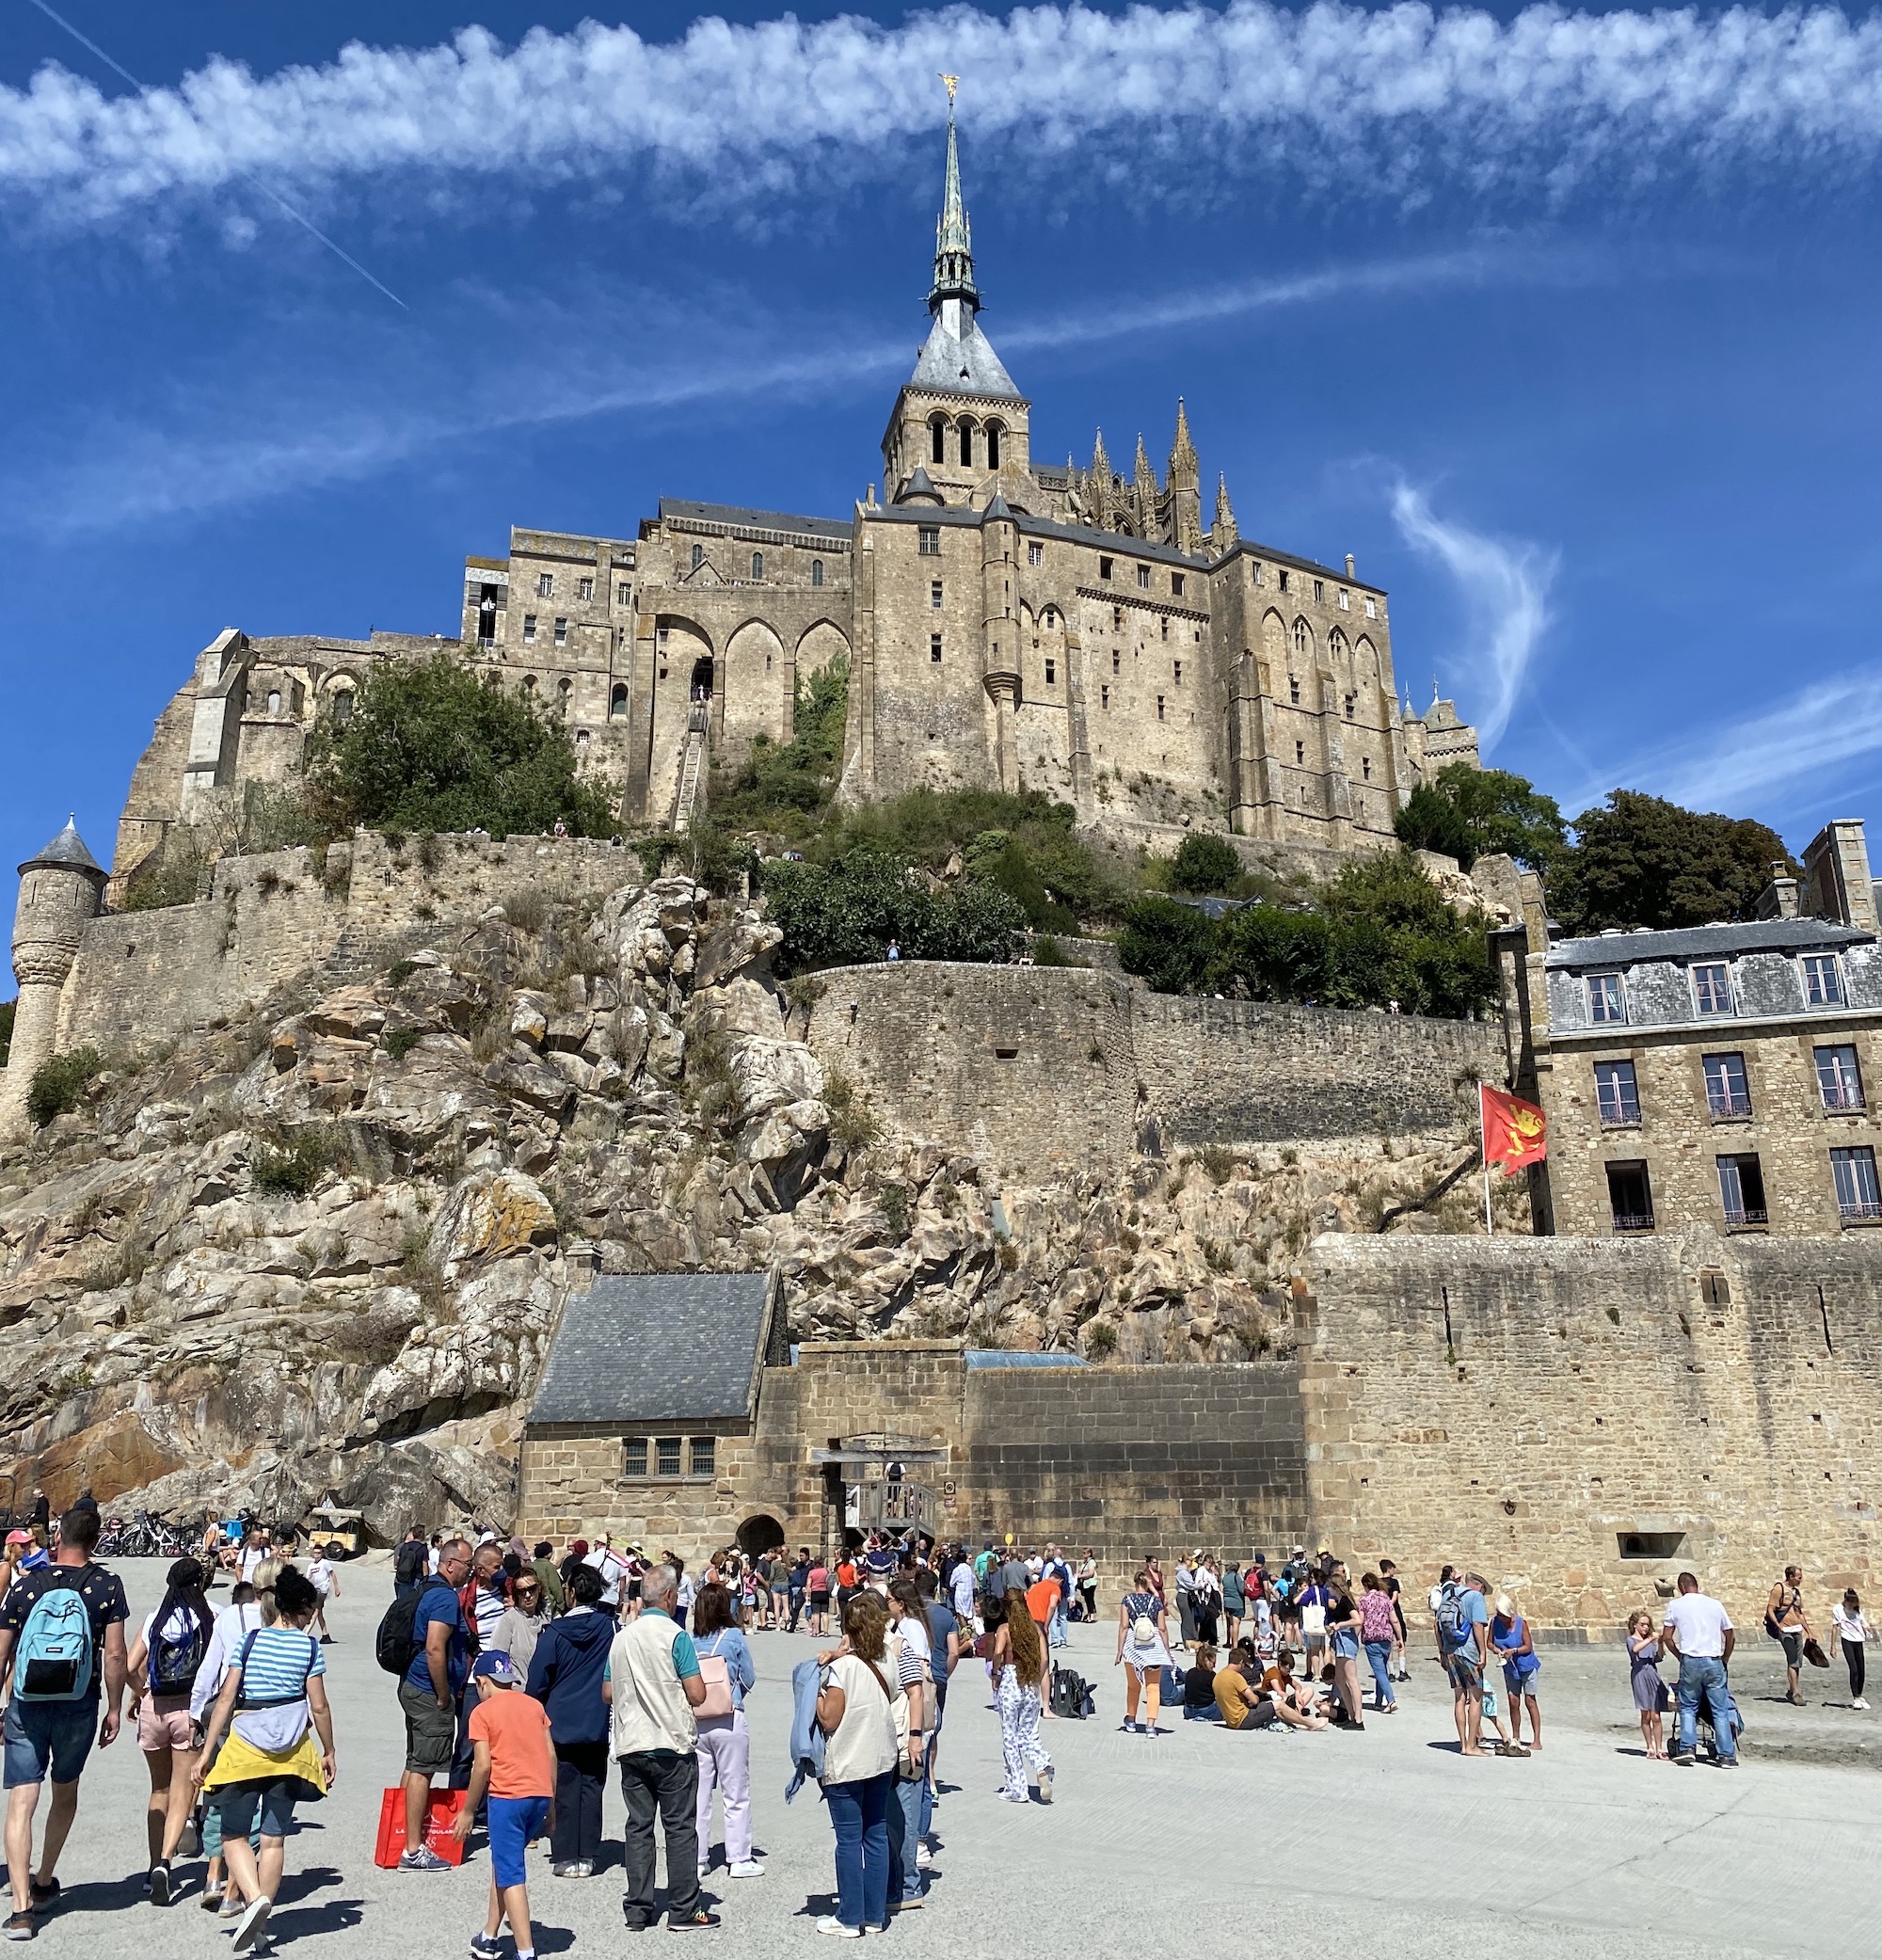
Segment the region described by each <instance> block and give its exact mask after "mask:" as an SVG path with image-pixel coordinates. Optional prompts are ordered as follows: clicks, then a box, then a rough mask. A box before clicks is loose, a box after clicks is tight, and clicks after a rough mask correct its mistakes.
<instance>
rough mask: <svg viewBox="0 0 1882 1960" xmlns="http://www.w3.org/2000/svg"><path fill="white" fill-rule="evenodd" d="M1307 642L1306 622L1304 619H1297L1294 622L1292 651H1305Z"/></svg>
mask: <svg viewBox="0 0 1882 1960" xmlns="http://www.w3.org/2000/svg"><path fill="white" fill-rule="evenodd" d="M1309 644H1310V642H1309V640H1308V635H1307V622H1306V621H1305V620H1304V619H1297V620H1296V621H1295V622H1294V651H1295V652H1296V653H1305V652H1306V651H1307V649H1308V646H1309Z"/></svg>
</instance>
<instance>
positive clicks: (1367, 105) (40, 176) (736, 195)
mask: <svg viewBox="0 0 1882 1960" xmlns="http://www.w3.org/2000/svg"><path fill="white" fill-rule="evenodd" d="M939 69H947V70H949V71H950V72H957V73H959V74H961V75H962V76H963V77H964V85H965V86H964V93H963V99H962V114H963V120H964V122H965V125H966V126H967V128H968V129H969V130H970V132H971V133H972V134H973V135H975V136H977V137H978V138H979V139H981V141H982V142H983V143H984V144H986V145H987V146H988V147H989V148H990V149H996V150H997V151H999V152H1000V155H1001V160H1002V163H1003V165H1004V166H1005V167H1008V168H1010V169H1020V170H1031V171H1033V172H1035V173H1040V174H1045V175H1048V176H1049V175H1052V174H1056V173H1059V172H1061V171H1062V168H1063V160H1064V158H1065V156H1066V155H1067V154H1068V153H1070V152H1071V151H1074V150H1082V151H1086V152H1089V151H1091V147H1092V146H1093V144H1094V143H1096V144H1099V145H1101V146H1102V145H1107V144H1110V143H1113V142H1115V141H1117V140H1119V139H1121V138H1125V137H1128V138H1129V139H1130V140H1132V141H1134V142H1137V143H1138V144H1139V145H1140V146H1141V145H1144V144H1148V145H1149V146H1151V147H1152V148H1153V149H1160V150H1161V151H1163V152H1164V153H1167V154H1169V155H1171V156H1172V157H1173V156H1175V155H1176V154H1178V153H1179V151H1187V152H1188V157H1189V160H1190V162H1191V164H1192V165H1193V158H1194V154H1195V146H1196V145H1198V144H1202V145H1205V146H1206V153H1207V154H1208V156H1209V159H1210V164H1211V167H1213V168H1214V169H1216V170H1217V171H1218V172H1221V171H1232V170H1234V169H1235V168H1236V167H1244V168H1246V167H1284V168H1285V169H1286V170H1287V171H1289V172H1290V173H1292V174H1293V175H1294V176H1295V177H1297V178H1300V177H1304V178H1307V179H1309V180H1319V181H1323V182H1326V183H1334V184H1338V185H1340V186H1343V187H1345V188H1347V189H1362V190H1380V189H1382V190H1383V191H1385V192H1386V193H1387V194H1388V195H1391V196H1393V197H1395V198H1400V199H1406V198H1411V199H1415V198H1416V197H1418V196H1420V195H1422V194H1423V191H1424V189H1425V188H1426V187H1427V185H1428V183H1430V182H1431V181H1433V180H1435V179H1437V178H1439V177H1444V178H1448V179H1450V180H1452V181H1454V182H1459V183H1463V184H1466V185H1468V186H1471V187H1473V188H1475V189H1476V190H1479V191H1483V192H1495V191H1498V190H1503V189H1511V188H1514V189H1519V190H1522V191H1523V192H1525V193H1526V192H1535V191H1540V192H1542V193H1543V194H1545V195H1547V196H1551V197H1559V196H1561V195H1563V194H1565V193H1567V192H1571V191H1572V189H1573V188H1574V187H1575V186H1576V185H1577V184H1580V183H1585V182H1586V181H1587V179H1588V178H1590V177H1591V176H1595V177H1600V178H1602V179H1603V181H1606V182H1619V181H1638V182H1646V181H1650V180H1651V178H1652V177H1653V176H1654V174H1655V173H1658V172H1663V171H1666V170H1667V169H1676V170H1680V171H1688V170H1693V169H1699V170H1701V171H1703V170H1705V169H1708V168H1712V167H1732V166H1735V165H1743V164H1746V163H1752V164H1756V165H1758V166H1760V167H1762V168H1764V169H1765V170H1766V171H1767V172H1768V171H1769V170H1772V169H1778V170H1782V171H1784V172H1788V173H1800V172H1807V171H1808V172H1812V173H1814V174H1817V175H1821V174H1822V173H1823V172H1824V171H1825V170H1826V168H1846V167H1848V166H1849V165H1851V164H1852V163H1867V162H1869V161H1871V160H1873V159H1874V157H1875V155H1876V153H1877V151H1878V150H1882V22H1878V21H1877V20H1875V19H1874V18H1870V19H1861V20H1852V19H1851V18H1850V17H1849V16H1847V15H1846V14H1844V13H1843V12H1842V11H1841V10H1839V9H1838V8H1825V7H1819V8H1810V9H1805V8H1785V9H1783V10H1781V11H1779V12H1777V13H1773V14H1767V13H1762V12H1759V11H1756V10H1754V9H1752V8H1745V7H1734V8H1728V9H1726V10H1725V11H1722V12H1719V13H1715V14H1706V13H1701V12H1699V11H1698V10H1697V9H1685V8H1683V9H1679V10H1667V9H1663V10H1658V11H1654V12H1645V11H1638V10H1625V9H1623V10H1617V11H1614V12H1607V13H1587V12H1579V13H1567V12H1564V11H1562V10H1561V9H1560V8H1557V7H1554V6H1533V7H1530V8H1526V9H1525V10H1524V11H1523V12H1522V13H1520V14H1517V15H1516V16H1515V17H1514V18H1512V19H1509V20H1507V21H1500V20H1498V19H1496V18H1494V17H1493V16H1492V15H1491V14H1489V13H1486V12H1481V11H1477V10H1475V9H1472V8H1445V9H1443V10H1442V11H1439V10H1434V9H1432V8H1429V7H1427V6H1423V5H1416V4H1405V5H1399V6H1396V7H1391V8H1382V9H1380V10H1377V11H1373V10H1369V9H1366V8H1359V7H1354V6H1348V5H1342V4H1337V0H1334V4H1321V5H1316V6H1312V7H1309V8H1305V9H1304V10H1302V11H1300V12H1294V11H1290V10H1289V9H1287V8H1284V7H1281V6H1277V5H1274V4H1271V0H1235V4H1232V5H1230V6H1229V7H1227V8H1224V9H1222V10H1220V11H1217V10H1215V9H1212V8H1204V7H1200V6H1189V7H1184V8H1179V9H1176V10H1173V11H1172V10H1165V9H1159V8H1151V7H1144V6H1139V7H1133V8H1128V9H1126V10H1124V11H1120V12H1117V13H1110V12H1098V11H1095V10H1091V9H1087V8H1082V7H1079V6H1077V5H1073V6H1064V7H1061V6H1043V7H1029V8H1028V7H1022V8H1015V9H1013V11H1012V12H1010V13H1007V14H1004V15H998V14H994V13H989V12H983V11H981V10H978V9H976V8H971V7H952V8H945V9H943V10H939V11H933V12H917V13H914V14H912V15H910V16H909V17H908V18H907V19H906V20H905V21H904V22H903V23H902V24H900V25H897V26H893V27H883V26H878V25H876V24H873V23H870V22H867V21H863V20H858V19H855V18H852V17H839V18H837V19H834V20H828V21H821V22H811V23H806V22H801V21H798V20H796V19H794V18H791V17H789V16H785V17H783V18H780V19H777V20H773V21H767V22H759V23H756V24H749V25H734V24H729V23H727V22H726V21H723V20H718V19H702V20H699V21H696V22H694V24H693V25H692V26H691V28H689V30H688V31H687V32H686V33H685V34H684V35H683V36H681V37H680V38H679V39H678V40H674V41H671V42H665V43H654V42H649V41H646V40H643V39H642V38H641V37H640V36H639V35H637V34H636V33H635V32H634V31H633V30H632V29H631V28H630V27H626V26H614V27H609V26H602V25H599V24H596V23H594V22H587V23H584V24H582V25H581V26H579V27H577V28H575V29H573V30H572V31H570V32H568V33H566V34H555V33H550V32H548V31H547V30H543V29H537V30H534V31H532V32H531V33H529V34H528V35H526V36H525V37H524V38H523V39H522V40H521V41H520V42H519V43H518V44H517V45H516V46H514V47H506V46H504V45H503V44H502V43H501V42H500V41H498V40H496V39H495V37H493V36H492V35H491V34H489V33H488V32H487V31H486V30H484V29H482V28H467V29H466V30H464V31H463V32H462V33H460V34H459V35H457V36H456V37H455V40H451V41H450V42H448V43H444V44H440V45H438V46H434V47H430V48H417V49H413V48H375V47H367V46H364V45H360V44H358V43H356V44H353V45H351V46H348V47H347V48H345V49H343V51H342V53H341V54H340V56H338V57H337V58H336V59H335V60H333V61H332V62H329V63H327V64H326V65H324V66H317V67H316V66H296V67H293V68H288V69H284V70H281V71H280V72H277V73H274V74H268V75H260V76H258V75H256V74H253V73H251V72H249V71H248V70H247V68H245V67H243V66H241V65H240V64H238V63H235V62H232V61H229V60H225V59H221V58H216V59H214V60H212V61H210V62H209V63H208V64H207V65H205V66H204V67H202V68H200V69H199V70H197V71H195V72H192V73H190V74H187V75H185V76H184V77H183V78H182V80H180V81H179V82H177V83H176V84H175V85H174V86H172V87H168V88H140V89H135V90H133V91H131V92H129V93H126V94H121V95H118V96H115V97H107V96H106V95H105V94H104V93H103V92H102V91H101V89H99V88H97V87H96V86H94V84H93V83H92V82H90V81H89V80H86V79H82V78H80V77H77V76H75V75H73V74H72V73H71V72H68V71H67V70H65V69H64V68H62V67H59V66H57V65H53V64H49V65H47V66H46V67H44V68H42V69H40V71H39V72H38V73H37V74H35V75H34V77H33V79H32V81H31V83H30V84H29V85H28V86H27V87H26V88H8V89H5V90H0V203H4V204H6V205H9V206H10V207H11V208H12V210H13V211H14V213H15V214H16V215H20V216H22V217H32V218H52V219H55V220H63V221H66V222H70V223H90V222H108V221H111V220H115V219H118V218H120V217H122V216H123V215H127V214H129V213H132V212H138V211H147V210H148V209H149V208H150V207H152V206H156V205H164V204H174V203H177V202H179V201H183V200H188V199H199V198H202V197H204V196H214V195H215V194H217V193H219V192H221V191H224V190H226V189H228V188H230V187H231V186H233V185H235V184H237V183H240V182H241V181H243V180H244V179H245V178H254V179H256V180H258V181H259V182H261V183H264V184H266V183H295V184H298V185H302V186H306V187H309V188H317V187H319V186H322V185H345V184H349V183H351V184H355V185H359V184H363V183H367V182H368V181H370V182H372V183H373V184H374V188H375V200H376V202H377V204H378V208H380V209H384V208H385V194H386V187H387V185H388V184H389V183H396V182H398V181H401V180H404V181H407V182H408V183H411V184H412V185H413V186H414V188H415V189H416V188H423V190H425V191H427V192H429V191H431V190H434V189H435V188H436V187H437V185H438V184H439V182H440V180H450V179H453V178H456V179H462V180H467V181H469V180H477V179H488V178H491V177H495V176H500V175H516V176H520V177H523V178H526V179H529V180H532V181H535V182H557V181H570V180H579V179H584V178H586V179H605V178H607V177H608V176H610V175H611V174H614V173H616V172H618V171H619V170H621V169H622V168H623V167H630V166H634V165H640V164H646V165H651V166H653V167H658V168H666V169H672V170H677V171H678V172H680V173H682V174H683V175H688V176H691V177H693V178H694V179H696V180H698V181H699V182H701V183H708V184H710V186H711V187H712V190H713V192H714V194H716V195H720V196H723V197H726V198H727V199H734V200H736V199H741V198H743V199H759V198H773V197H774V196H775V194H776V192H777V190H778V189H779V188H780V187H789V186H790V185H792V184H795V183H801V182H803V181H804V177H805V172H806V171H817V172H822V173H829V172H837V173H839V174H840V173H847V174H850V175H855V174H858V173H865V172H869V171H871V170H880V169H881V168H882V167H883V162H882V159H883V158H884V156H885V153H889V154H892V153H893V151H894V148H895V146H896V145H897V144H898V143H899V142H901V140H903V139H905V138H908V137H910V136H915V135H921V134H923V133H926V132H930V131H932V130H933V129H934V128H935V127H936V126H937V124H938V122H939V120H940V118H941V115H942V113H943V111H942V104H941V102H940V94H939V89H938V88H937V86H936V83H935V79H934V77H935V72H936V71H937V70H939ZM1166 174H1167V181H1168V183H1169V186H1170V191H1171V194H1172V195H1181V196H1183V197H1185V198H1189V197H1191V196H1193V187H1194V172H1193V167H1191V168H1190V169H1188V170H1185V171H1181V172H1178V171H1174V170H1172V171H1171V172H1168V173H1166Z"/></svg>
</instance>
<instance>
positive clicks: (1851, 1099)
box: [1822, 1082, 1863, 1109]
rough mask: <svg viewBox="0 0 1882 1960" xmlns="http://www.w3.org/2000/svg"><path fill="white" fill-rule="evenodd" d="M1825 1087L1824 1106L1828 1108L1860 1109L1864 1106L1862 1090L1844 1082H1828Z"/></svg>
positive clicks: (1823, 1085)
mask: <svg viewBox="0 0 1882 1960" xmlns="http://www.w3.org/2000/svg"><path fill="white" fill-rule="evenodd" d="M1822 1088H1823V1106H1824V1107H1825V1108H1826V1109H1860V1108H1861V1107H1863V1103H1862V1091H1861V1090H1860V1089H1859V1088H1855V1087H1849V1086H1845V1085H1843V1084H1842V1083H1832V1082H1826V1083H1824V1084H1822Z"/></svg>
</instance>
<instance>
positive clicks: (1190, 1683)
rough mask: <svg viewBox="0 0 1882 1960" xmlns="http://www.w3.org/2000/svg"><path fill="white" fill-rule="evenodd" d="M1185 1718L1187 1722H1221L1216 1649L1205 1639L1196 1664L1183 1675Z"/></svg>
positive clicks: (1197, 1654)
mask: <svg viewBox="0 0 1882 1960" xmlns="http://www.w3.org/2000/svg"><path fill="white" fill-rule="evenodd" d="M1183 1719H1184V1720H1185V1721H1186V1722H1220V1720H1222V1712H1221V1710H1220V1708H1219V1707H1218V1706H1217V1702H1216V1650H1215V1649H1214V1648H1213V1647H1211V1646H1209V1645H1208V1644H1207V1642H1206V1641H1205V1642H1204V1644H1203V1645H1202V1646H1200V1647H1198V1648H1197V1649H1196V1665H1194V1666H1193V1667H1190V1668H1188V1669H1187V1670H1186V1671H1185V1673H1184V1676H1183Z"/></svg>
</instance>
